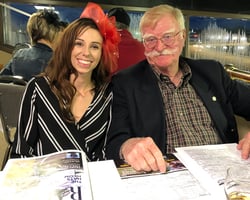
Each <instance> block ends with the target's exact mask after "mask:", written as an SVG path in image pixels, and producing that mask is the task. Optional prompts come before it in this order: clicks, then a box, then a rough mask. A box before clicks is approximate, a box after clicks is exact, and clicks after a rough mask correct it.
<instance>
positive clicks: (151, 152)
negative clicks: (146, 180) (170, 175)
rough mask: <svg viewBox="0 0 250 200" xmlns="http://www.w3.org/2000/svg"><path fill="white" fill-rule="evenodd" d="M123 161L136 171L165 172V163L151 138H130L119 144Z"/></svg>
mask: <svg viewBox="0 0 250 200" xmlns="http://www.w3.org/2000/svg"><path fill="white" fill-rule="evenodd" d="M121 154H122V156H123V158H124V159H125V161H126V162H127V163H128V164H129V165H131V166H132V167H133V168H134V169H135V170H137V171H160V172H162V173H164V172H166V168H167V163H166V162H165V160H164V158H163V155H162V153H161V151H160V149H159V148H158V147H157V145H156V144H155V143H154V141H153V139H152V138H150V137H145V138H131V139H128V140H127V141H126V142H124V143H123V145H122V146H121Z"/></svg>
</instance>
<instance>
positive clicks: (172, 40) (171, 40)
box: [142, 29, 184, 49]
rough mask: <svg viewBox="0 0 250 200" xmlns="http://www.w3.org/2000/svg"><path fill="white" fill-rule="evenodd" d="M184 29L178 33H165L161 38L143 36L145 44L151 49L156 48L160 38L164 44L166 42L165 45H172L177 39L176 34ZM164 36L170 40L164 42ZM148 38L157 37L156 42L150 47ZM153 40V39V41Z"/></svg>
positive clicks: (153, 37)
mask: <svg viewBox="0 0 250 200" xmlns="http://www.w3.org/2000/svg"><path fill="white" fill-rule="evenodd" d="M183 31H184V30H183V29H182V30H180V31H178V32H177V33H165V34H164V35H163V36H162V37H161V38H157V37H155V36H149V37H147V38H142V41H143V44H144V46H145V47H147V48H149V49H153V48H155V46H156V45H157V42H158V41H159V40H160V41H161V43H162V44H164V45H165V46H170V45H172V44H173V43H174V42H175V41H176V36H177V35H179V34H180V33H181V32H183ZM164 37H167V39H168V40H170V41H169V42H168V43H166V42H164V41H163V40H162V39H164ZM147 39H155V44H154V45H153V46H152V47H149V46H148V44H147V42H146V40H147ZM151 42H152V41H151Z"/></svg>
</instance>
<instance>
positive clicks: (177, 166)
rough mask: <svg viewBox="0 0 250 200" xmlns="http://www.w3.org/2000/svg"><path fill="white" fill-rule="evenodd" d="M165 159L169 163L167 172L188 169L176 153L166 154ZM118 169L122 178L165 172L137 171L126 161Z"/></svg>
mask: <svg viewBox="0 0 250 200" xmlns="http://www.w3.org/2000/svg"><path fill="white" fill-rule="evenodd" d="M165 161H166V162H167V163H168V165H167V170H166V173H171V172H175V171H180V170H187V168H186V167H185V165H184V164H183V163H182V162H181V161H180V160H179V159H178V158H177V157H176V156H175V155H174V154H168V155H167V156H165ZM117 170H118V172H119V174H120V176H121V178H122V179H125V178H133V177H140V176H150V175H156V174H164V173H161V172H152V171H150V172H145V171H136V170H135V169H134V168H133V167H131V166H130V165H128V164H126V163H124V164H121V165H120V166H119V167H117Z"/></svg>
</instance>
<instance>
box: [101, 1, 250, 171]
mask: <svg viewBox="0 0 250 200" xmlns="http://www.w3.org/2000/svg"><path fill="white" fill-rule="evenodd" d="M140 31H141V34H142V37H143V43H144V46H145V55H146V57H147V60H145V61H142V62H140V63H138V64H137V65H135V66H133V67H130V68H128V69H126V70H123V71H121V72H118V73H117V74H115V75H114V76H113V78H112V86H113V94H114V100H113V108H112V111H113V115H112V123H111V127H110V131H109V134H108V141H107V147H106V153H107V158H108V159H114V160H118V159H124V161H125V162H127V163H128V164H130V165H131V166H132V167H134V168H135V169H136V170H144V171H151V170H153V171H158V170H160V171H161V172H164V171H165V170H166V163H165V161H164V159H163V155H166V154H167V153H173V152H175V148H176V147H183V146H193V145H208V144H220V143H233V142H238V140H239V138H238V133H237V126H236V121H235V117H234V115H235V114H236V115H239V116H242V117H244V118H245V119H247V120H250V103H249V99H250V88H249V87H248V86H247V85H246V84H242V83H241V82H239V81H235V80H232V79H231V78H230V76H229V75H228V74H227V72H226V71H225V70H224V67H223V66H222V65H221V64H220V63H219V62H217V61H214V60H193V59H189V58H185V57H182V56H181V52H182V50H183V47H184V44H185V39H186V37H187V33H186V30H185V23H184V17H183V14H182V12H181V11H180V10H179V9H177V8H174V7H171V6H169V5H159V6H155V7H153V8H150V9H149V10H147V11H146V12H145V13H144V15H143V17H142V18H141V21H140ZM237 147H238V149H240V150H241V157H242V158H243V159H247V158H248V157H249V153H250V132H248V133H247V134H246V135H245V137H244V138H243V139H242V140H241V141H240V142H239V144H238V146H237Z"/></svg>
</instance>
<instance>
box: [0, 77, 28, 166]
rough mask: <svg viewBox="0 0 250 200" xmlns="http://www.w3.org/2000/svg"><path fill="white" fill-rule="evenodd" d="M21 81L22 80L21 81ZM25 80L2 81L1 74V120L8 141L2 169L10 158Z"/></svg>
mask: <svg viewBox="0 0 250 200" xmlns="http://www.w3.org/2000/svg"><path fill="white" fill-rule="evenodd" d="M19 83H20V82H19ZM24 84H25V82H22V84H15V78H13V81H12V82H11V81H10V82H8V83H6V82H4V81H3V82H1V76H0V122H1V124H2V128H3V134H4V135H3V136H4V137H3V138H4V140H5V142H6V143H7V147H6V149H4V151H5V152H4V157H3V161H2V166H1V169H3V167H4V166H5V164H6V162H7V160H8V159H9V154H10V150H11V146H12V142H13V138H14V136H13V135H14V134H13V133H15V127H16V125H17V121H18V115H19V109H20V103H21V99H22V96H23V93H24V90H25V85H24Z"/></svg>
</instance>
